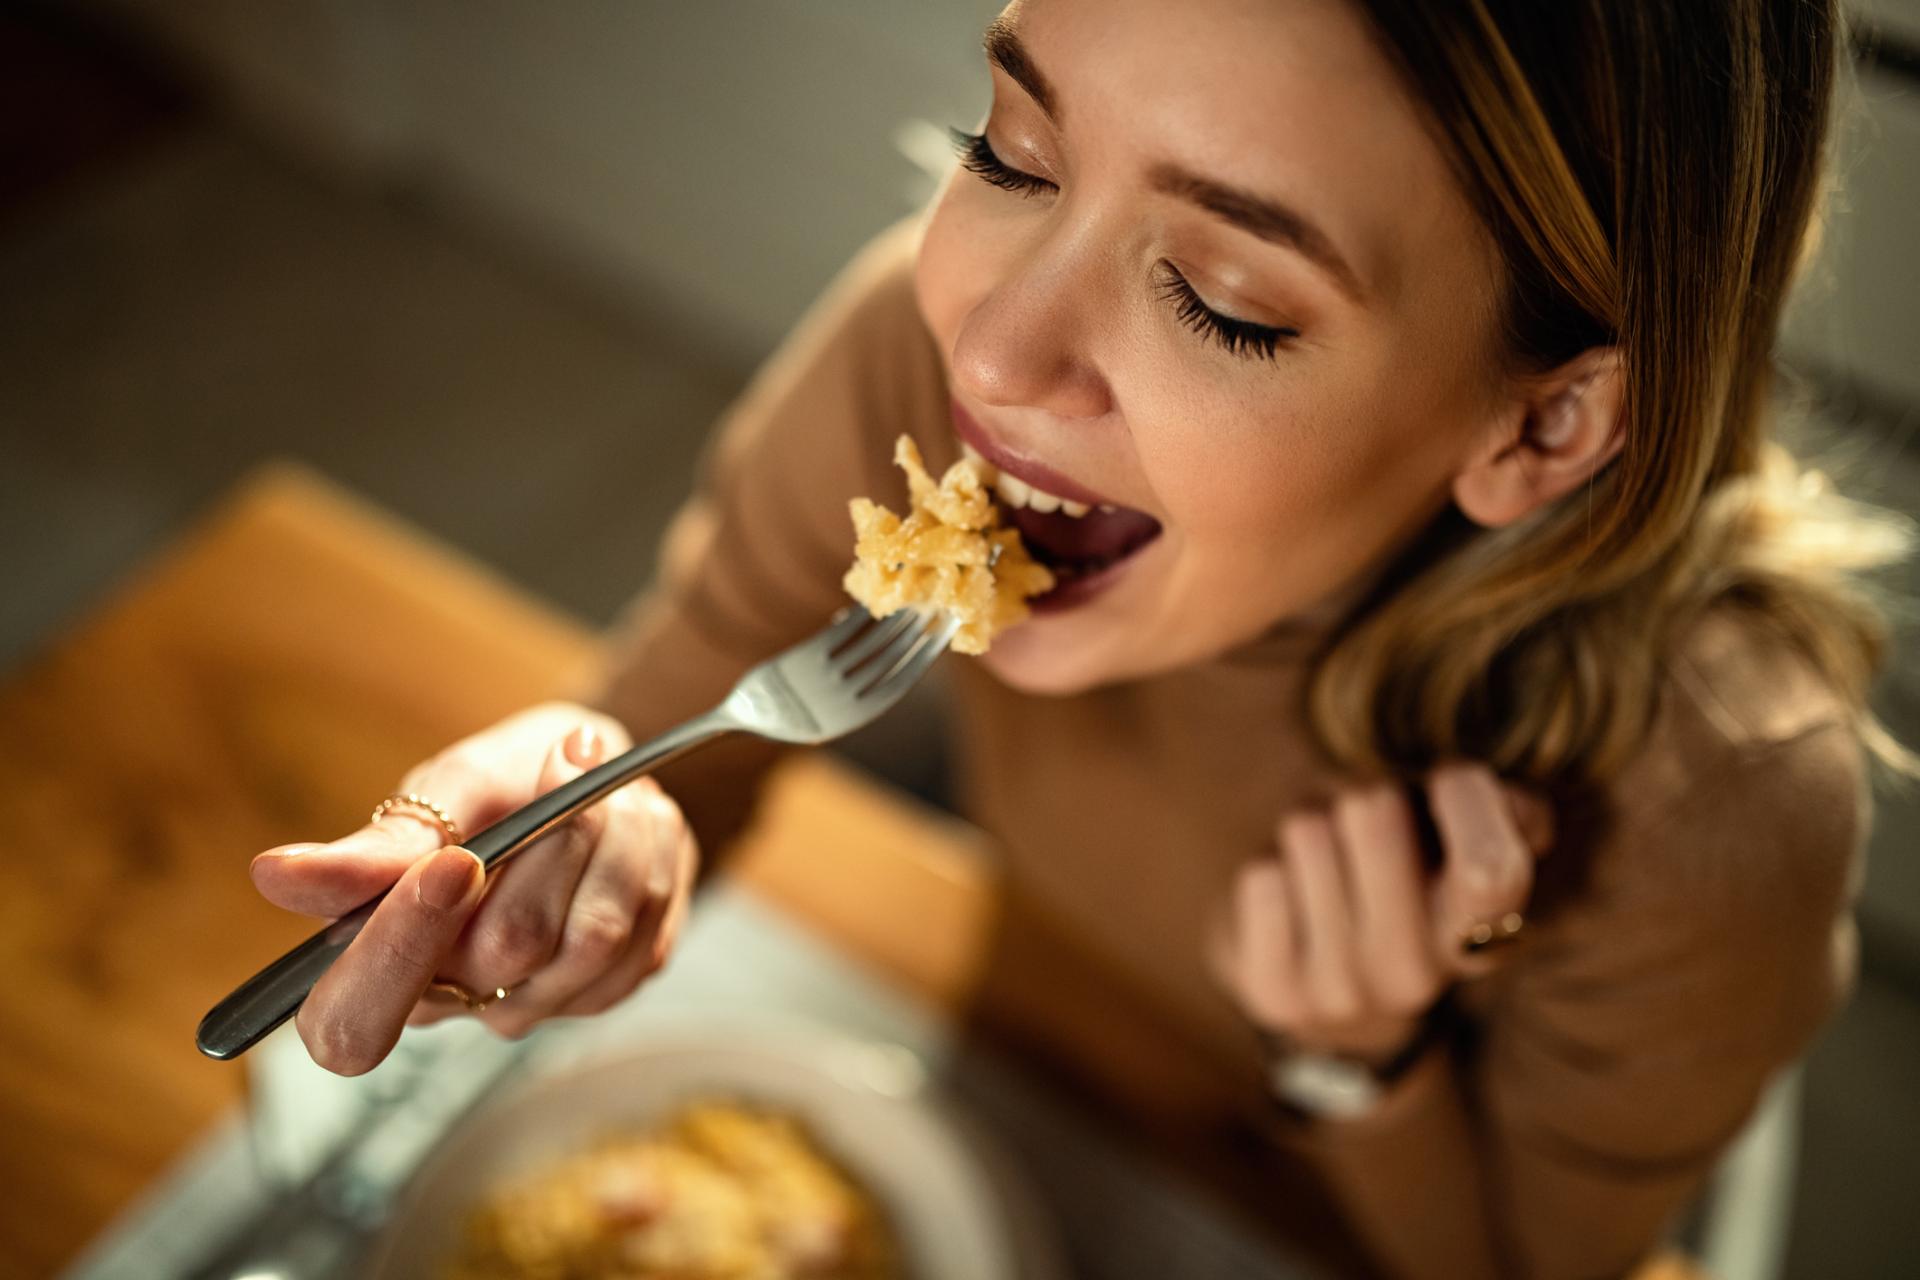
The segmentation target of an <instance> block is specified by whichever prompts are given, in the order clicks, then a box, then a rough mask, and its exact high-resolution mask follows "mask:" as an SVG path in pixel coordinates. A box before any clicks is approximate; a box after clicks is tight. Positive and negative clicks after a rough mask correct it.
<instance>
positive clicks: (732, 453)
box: [581, 220, 944, 867]
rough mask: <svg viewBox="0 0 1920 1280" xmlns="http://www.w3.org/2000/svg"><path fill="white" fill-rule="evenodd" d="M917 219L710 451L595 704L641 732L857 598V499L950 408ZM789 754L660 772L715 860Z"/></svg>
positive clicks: (753, 391) (676, 717)
mask: <svg viewBox="0 0 1920 1280" xmlns="http://www.w3.org/2000/svg"><path fill="white" fill-rule="evenodd" d="M917 243H918V228H917V223H916V222H915V221H914V220H908V221H903V222H901V223H898V224H896V225H895V226H893V227H891V228H889V229H888V230H887V231H885V232H883V233H882V234H881V235H880V236H878V237H877V238H876V239H875V240H874V241H872V242H871V243H870V244H869V245H868V246H867V247H866V248H865V249H863V250H862V251H861V253H860V254H859V255H858V256H856V257H855V258H854V260H853V261H852V262H851V263H850V264H849V265H848V266H847V267H846V268H845V269H843V271H842V272H841V273H840V275H839V276H838V277H837V278H836V279H835V280H834V282H833V283H832V285H831V286H830V287H829V288H828V289H827V291H826V292H825V294H824V295H823V296H822V297H821V298H820V299H819V300H818V301H817V302H816V303H815V304H814V305H813V307H812V308H811V309H810V310H809V311H808V312H807V314H806V315H805V316H804V317H802V319H801V320H800V322H799V324H798V325H797V326H796V327H795V328H794V330H793V331H792V332H791V333H790V334H789V336H788V337H787V338H786V340H785V341H784V342H783V343H782V345H781V346H780V347H779V348H778V349H777V350H776V351H775V352H774V354H773V355H772V356H771V357H770V358H769V359H768V360H767V362H766V363H765V364H764V365H763V366H762V367H761V368H760V370H759V371H758V372H757V373H756V374H755V376H754V378H753V379H752V381H751V382H750V383H749V385H748V386H747V388H746V390H745V391H744V392H743V393H742V394H741V396H740V398H739V399H738V400H737V401H736V402H735V403H734V404H733V405H732V406H731V407H730V408H729V410H728V411H727V413H726V414H725V415H724V416H723V418H722V419H721V422H720V424H719V426H718V428H717V430H716V433H715V435H714V436H713V438H712V439H711V440H710V441H709V442H708V445H707V447H706V450H705V452H704V453H703V455H702V461H701V465H700V477H699V481H698V485H697V488H696V490H695V492H694V494H693V496H692V497H691V498H689V500H688V501H687V502H686V503H685V505H683V506H682V507H681V509H680V510H679V511H678V513H676V515H675V517H674V519H673V521H672V522H671V524H670V525H669V528H668V530H667V533H666V536H665V538H664V540H663V542H662V547H661V551H660V555H659V559H658V564H657V568H656V572H655V576H654V580H653V583H652V584H651V586H650V587H649V588H648V589H647V590H646V591H645V592H643V593H642V594H641V595H640V596H638V597H637V598H635V599H634V600H633V601H631V602H630V603H629V604H628V605H627V606H625V608H623V610H622V611H621V613H620V614H619V616H618V617H617V618H616V619H615V621H614V623H613V625H612V627H611V628H610V629H609V631H608V633H607V635H606V637H605V645H604V655H605V656H604V659H603V663H602V667H601V669H600V671H599V672H598V673H597V675H596V677H595V680H594V682H593V684H592V685H591V686H590V687H589V688H588V689H587V690H586V691H585V692H584V694H583V696H582V698H581V700H582V701H584V702H586V703H588V704H590V705H593V706H596V707H598V708H600V709H601V710H604V711H606V712H608V713H609V714H611V715H613V716H614V717H616V718H617V719H619V720H620V721H621V722H622V723H623V724H625V725H626V726H627V728H628V730H629V731H630V732H631V733H632V734H633V736H634V739H635V740H636V741H641V740H644V739H646V738H648V737H651V736H653V735H655V734H658V733H660V732H661V731H663V730H665V729H667V728H670V727H671V726H673V725H675V724H677V723H679V722H681V721H683V720H687V719H690V718H692V717H693V716H695V715H698V714H700V713H701V712H703V711H706V710H707V709H709V708H711V707H712V706H714V705H716V704H717V703H718V702H720V700H721V699H722V698H724V697H725V696H726V693H727V691H728V690H729V689H730V688H731V687H732V686H733V684H734V682H735V681H736V680H738V679H739V677H740V676H741V675H742V674H743V673H744V672H745V671H746V670H747V669H748V668H749V667H751V666H753V665H755V664H756V663H758V662H760V661H762V660H763V659H765V658H767V657H769V656H771V655H773V654H774V653H777V652H779V651H780V650H781V649H784V648H786V647H787V646H789V645H792V644H795V643H797V642H798V641H800V640H802V639H804V638H805V637H806V636H808V635H810V634H812V633H813V632H814V631H816V630H818V629H819V628H820V627H821V626H823V625H825V623H826V621H827V620H828V618H829V617H830V616H831V615H832V614H833V612H834V611H835V610H836V609H838V608H839V607H840V606H842V605H844V604H845V603H847V600H846V596H845V593H844V592H843V591H842V589H841V586H840V579H841V576H842V575H843V574H844V573H845V572H846V569H847V566H848V565H849V564H850V563H851V562H852V557H853V526H852V523H851V521H850V518H849V516H848V513H847V504H848V502H849V500H850V499H852V498H854V497H856V496H861V495H873V496H882V495H885V496H887V497H891V496H892V493H893V490H894V489H896V488H898V487H899V481H898V478H897V475H894V476H890V475H889V474H888V473H889V471H890V466H889V460H890V458H891V456H892V448H891V444H892V440H893V438H894V437H895V436H896V435H897V434H898V433H899V432H900V431H902V430H906V429H908V424H909V423H910V422H922V421H924V420H925V419H926V418H927V416H928V410H927V407H926V406H927V404H928V402H929V400H930V399H931V400H932V401H933V402H934V403H936V404H944V398H943V397H942V396H941V395H940V394H939V393H938V387H939V386H941V385H943V383H942V382H941V375H940V372H939V362H938V357H937V353H936V352H935V351H934V349H933V347H932V345H931V341H930V339H929V338H928V337H927V335H926V331H925V327H924V325H923V324H922V323H921V322H920V320H919V315H918V311H917V308H916V306H915V303H914V299H913V289H912V269H913V260H914V252H915V248H916V246H917ZM779 754H780V749H779V748H777V747H775V746H773V745H772V744H769V743H765V742H762V741H759V740H757V739H751V738H748V737H747V736H746V735H737V736H735V737H732V738H729V739H725V740H722V741H720V742H718V743H715V744H713V745H711V746H708V747H706V748H704V749H702V750H701V751H699V752H696V753H694V754H693V755H690V756H686V757H682V758H681V759H680V760H678V761H675V762H673V763H672V764H670V765H668V766H667V767H666V768H664V769H662V770H661V771H660V774H659V780H660V782H661V784H662V786H663V787H664V788H665V789H666V790H667V792H668V793H669V794H671V795H672V796H673V797H674V798H675V799H676V800H677V801H678V802H679V804H680V805H681V807H682V809H683V810H684V811H685V812H686V814H687V818H688V821H689V823H690V825H691V826H692V827H693V829H694V832H695V834H696V836H697V837H698V838H699V840H700V845H701V848H702V850H703V853H704V855H705V861H706V865H707V866H708V867H711V866H712V864H713V859H714V857H715V856H716V855H717V854H719V853H720V852H721V851H722V850H723V849H724V847H725V846H726V845H727V844H728V843H729V842H730V841H731V840H732V838H733V837H734V836H735V835H737V834H738V832H739V830H740V828H741V827H742V826H743V825H744V824H745V822H746V820H747V819H748V817H749V816H750V812H751V807H752V801H753V799H754V796H755V794H756V793H757V790H758V785H759V782H760V781H761V779H762V778H763V776H764V775H765V773H766V771H767V769H768V768H769V767H770V766H771V765H772V764H773V763H774V762H775V761H776V759H777V758H778V756H779Z"/></svg>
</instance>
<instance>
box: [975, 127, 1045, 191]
mask: <svg viewBox="0 0 1920 1280" xmlns="http://www.w3.org/2000/svg"><path fill="white" fill-rule="evenodd" d="M947 133H948V135H949V136H950V137H951V138H952V139H953V149H954V150H955V151H957V152H959V153H960V167H961V168H963V169H965V170H966V171H967V172H968V173H971V174H973V175H975V176H976V177H978V178H980V179H981V180H982V181H984V182H988V183H991V184H992V185H993V186H996V187H999V188H1000V189H1001V190H1002V191H1017V192H1019V193H1020V194H1021V195H1023V196H1032V195H1039V194H1041V193H1042V192H1046V191H1058V190H1059V189H1060V188H1059V187H1057V186H1055V185H1054V184H1053V183H1051V182H1048V181H1047V180H1046V179H1045V178H1040V177H1036V176H1034V175H1033V174H1031V173H1027V172H1025V171H1024V170H1020V169H1016V168H1014V167H1013V166H1012V165H1010V164H1008V163H1007V162H1006V161H1004V160H1002V159H1001V158H1000V157H999V156H997V155H995V154H994V151H993V147H992V145H991V144H989V143H988V142H987V135H986V134H984V133H968V132H967V131H966V130H964V129H949V130H947Z"/></svg>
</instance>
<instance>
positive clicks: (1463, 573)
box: [1308, 0, 1913, 781]
mask: <svg viewBox="0 0 1920 1280" xmlns="http://www.w3.org/2000/svg"><path fill="white" fill-rule="evenodd" d="M1366 7H1367V8H1368V10H1369V11H1370V13H1371V16H1372V18H1373V21H1374V27H1375V30H1376V33H1377V34H1378V36H1379V37H1380V39H1381V40H1382V42H1383V44H1384V45H1385V46H1386V47H1387V49H1388V51H1389V52H1390V53H1391V54H1392V55H1393V56H1394V58H1395V59H1396V60H1397V61H1398V63H1399V64H1400V66H1401V68H1402V69H1403V71H1404V72H1405V73H1406V75H1407V77H1408V79H1409V80H1410V82H1411V83H1412V85H1413V86H1414V88H1415V89H1416V91H1417V93H1418V95H1419V96H1420V97H1421V98H1422V99H1423V100H1424V101H1425V103H1426V104H1427V105H1428V107H1429V108H1430V110H1431V113H1432V115H1433V117H1434V118H1435V120H1436V122H1437V124H1438V127H1439V129H1440V131H1441V133H1442V134H1443V136H1444V138H1445V140H1446V141H1447V142H1448V144H1449V146H1450V150H1451V152H1452V157H1453V160H1454V162H1455V168H1456V171H1457V173H1458V174H1459V176H1460V178H1461V180H1462V181H1463V183H1464V185H1465V187H1466V189H1467V191H1468V192H1469V194H1470V195H1471V197H1472V198H1473V199H1474V201H1475V202H1476V204H1477V205H1478V207H1479V210H1480V212H1481V214H1482V217H1483V219H1484V220H1485V222H1486V224H1487V225H1488V227H1489V228H1490V230H1491V231H1492V234H1493V239H1494V242H1495V244H1496V245H1497V246H1498V249H1499V252H1500V257H1501V259H1502V263H1503V267H1504V275H1505V296H1504V299H1503V308H1502V310H1503V314H1502V328H1501V338H1502V342H1503V344H1504V346H1505V349H1506V350H1505V354H1506V357H1507V361H1506V367H1507V368H1509V369H1510V370H1511V371H1513V372H1515V373H1519V374H1525V373H1527V372H1539V371H1544V370H1547V369H1551V368H1554V367H1555V366H1557V365H1559V364H1561V363H1562V362H1564V361H1566V360H1568V359H1570V358H1572V357H1573V356H1574V355H1576V354H1578V353H1579V352H1581V351H1583V350H1586V349H1589V348H1592V347H1597V346H1608V345H1611V346H1614V347H1616V348H1617V349H1618V350H1619V352H1620V357H1621V362H1622V364H1621V367H1622V372H1623V379H1622V381H1623V386H1624V395H1625V399H1624V403H1623V411H1622V430H1623V431H1624V433H1625V441H1624V446H1623V448H1622V450H1621V452H1620V455H1619V457H1618V458H1616V459H1615V461H1614V462H1613V463H1612V464H1610V465H1609V466H1608V468H1607V469H1606V470H1605V471H1604V472H1603V473H1602V474H1601V475H1600V476H1599V477H1597V478H1596V479H1595V481H1594V482H1593V483H1592V485H1591V486H1590V487H1588V488H1587V489H1584V490H1581V491H1579V492H1576V493H1575V494H1572V495H1569V496H1568V497H1566V498H1563V499H1561V500H1560V501H1559V502H1557V503H1555V504H1551V505H1550V506H1549V507H1548V508H1546V509H1543V510H1541V511H1539V512H1537V513H1535V515H1533V516H1532V517H1530V518H1528V519H1527V520H1525V521H1523V522H1521V523H1519V524H1516V525H1513V526H1510V527H1508V528H1504V529H1499V530H1479V529H1474V528H1470V527H1469V526H1467V525H1466V523H1465V521H1464V519H1462V518H1460V517H1459V516H1458V515H1457V514H1455V513H1450V514H1449V515H1448V516H1446V517H1443V518H1442V520H1441V522H1440V523H1439V524H1438V525H1436V527H1435V528H1434V529H1432V530H1430V531H1429V532H1430V536H1429V537H1427V538H1423V539H1422V540H1421V541H1420V544H1419V546H1418V547H1417V548H1416V550H1415V551H1414V552H1412V553H1410V555H1409V557H1408V559H1407V560H1406V561H1404V562H1403V563H1402V564H1401V565H1399V566H1397V567H1396V569H1395V571H1394V572H1393V573H1391V574H1390V575H1389V576H1388V578H1387V580H1386V581H1385V582H1383V584H1382V586H1381V588H1380V589H1379V590H1378V591H1376V592H1375V593H1374V595H1373V596H1372V598H1371V599H1370V600H1369V601H1367V602H1365V603H1364V604H1363V605H1362V606H1361V607H1360V608H1359V609H1358V610H1356V612H1355V613H1354V614H1353V615H1352V616H1351V617H1350V618H1349V619H1348V621H1347V622H1346V624H1345V625H1344V626H1343V627H1342V628H1340V630H1339V632H1338V634H1337V636H1336V638H1335V640H1334V642H1333V643H1332V644H1331V645H1330V647H1329V648H1328V650H1327V651H1326V652H1325V653H1324V655H1323V656H1322V658H1321V660H1320V662H1319V664H1318V667H1317V669H1316V672H1315V676H1314V679H1313V681H1312V684H1311V686H1310V689H1309V694H1308V697H1309V712H1310V716H1311V719H1312V722H1313V724H1314V726H1315V729H1316V731H1317V733H1318V734H1319V736H1320V738H1321V740H1322V742H1323V744H1324V745H1325V747H1326V748H1327V749H1328V751H1329V752H1330V753H1331V754H1332V756H1333V757H1334V758H1335V760H1337V761H1339V762H1341V763H1342V764H1344V765H1346V766H1347V767H1349V768H1353V769H1356V770H1360V771H1372V772H1381V771H1387V772H1391V771H1404V770H1408V769H1414V768H1419V767H1423V766H1425V765H1426V764H1429V763H1431V762H1432V761H1434V760H1436V759H1440V758H1445V757H1449V756H1471V757H1474V758H1478V759H1483V760H1486V761H1488V762H1489V763H1491V764H1493V765H1494V766H1495V767H1496V768H1498V769H1500V770H1502V771H1504V772H1507V773H1510V774H1513V775H1516V776H1521V777H1531V778H1534V779H1537V780H1541V781H1548V780H1568V779H1573V780H1595V779H1604V778H1605V777H1606V776H1608V775H1609V774H1611V773H1613V772H1615V771H1616V770H1617V769H1618V768H1619V767H1620V766H1621V764H1622V763H1623V762H1624V761H1625V760H1627V759H1628V758H1629V756H1631V754H1632V753H1633V752H1634V751H1635V749H1636V748H1637V747H1638V746H1639V744H1640V743H1641V742H1642V741H1643V739H1644V737H1645V735H1646V732H1647V730H1648V728H1649V726H1650V724H1651V722H1652V717H1653V714H1654V711H1655V708H1656V701H1657V697H1656V695H1657V692H1658V689H1659V687H1660V683H1661V666H1662V660H1663V658H1664V656H1665V654H1666V653H1667V652H1668V650H1669V647H1670V645H1671V644H1672V642H1673V640H1674V638H1675V636H1676V633H1677V632H1678V631H1679V630H1680V629H1681V628H1684V627H1685V626H1686V625H1687V624H1688V623H1690V622H1691V621H1693V620H1695V619H1697V618H1698V617H1699V616H1700V615H1701V614H1703V613H1704V612H1705V611H1706V610H1707V609H1709V608H1710V607H1714V606H1718V605H1723V604H1731V603H1737V604H1739V605H1743V606H1745V607H1746V608H1747V609H1749V610H1750V611H1751V613H1752V615H1753V617H1754V618H1755V619H1756V620H1758V621H1761V622H1764V623H1765V624H1768V625H1771V626H1773V627H1775V628H1777V629H1778V630H1779V631H1780V632H1782V633H1784V634H1785V635H1786V636H1787V637H1788V638H1790V639H1791V641H1792V642H1793V643H1794V644H1796V645H1797V646H1798V647H1799V649H1800V650H1801V652H1803V653H1804V654H1805V655H1806V657H1807V659H1808V660H1809V661H1810V662H1811V663H1812V664H1813V666H1814V667H1815V668H1816V670H1817V671H1818V672H1819V673H1820V674H1821V675H1822V676H1823V677H1824V678H1825V679H1826V680H1827V681H1828V682H1829V683H1830V684H1831V685H1832V687H1833V688H1834V689H1835V691H1836V692H1837V693H1838V695H1839V696H1840V697H1841V698H1842V699H1844V701H1845V705H1846V706H1847V707H1849V708H1850V709H1851V712H1852V714H1853V716H1854V717H1855V721H1856V724H1857V727H1858V729H1859V731H1860V733H1861V736H1862V740H1863V741H1864V742H1865V743H1866V744H1867V746H1868V747H1869V748H1870V749H1871V750H1872V751H1873V752H1874V753H1875V754H1876V755H1878V756H1879V757H1880V758H1881V759H1882V760H1884V761H1886V762H1888V763H1890V764H1893V765H1895V766H1897V767H1901V768H1903V769H1909V770H1910V769H1911V766H1912V764H1913V760H1912V757H1910V756H1908V755H1907V754H1906V753H1905V752H1904V751H1903V750H1902V749H1901V748H1900V747H1899V745H1898V744H1897V743H1895V742H1894V740H1893V739H1892V738H1891V737H1890V736H1889V735H1888V734H1886V733H1885V732H1884V730H1882V729H1881V727H1880V726H1879V724H1878V723H1877V722H1876V721H1875V720H1874V718H1873V716H1872V714H1871V712H1870V711H1869V710H1868V707H1867V696H1868V690H1869V685H1870V683H1871V681H1872V678H1873V675H1874V673H1875V671H1876V670H1877V668H1878V667H1879V665H1880V662H1881V660H1882V658H1883V656H1884V650H1885V646H1886V637H1885V630H1884V625H1883V621H1882V618H1881V615H1880V613H1879V612H1878V611H1877V610H1876V608H1875V607H1874V606H1873V604H1872V602H1871V601H1870V600H1869V598H1868V596H1867V594H1866V593H1865V591H1864V589H1863V588H1862V586H1861V585H1860V583H1859V581H1858V576H1859V575H1860V574H1861V573H1863V572H1864V571H1866V570H1869V569H1872V568H1875V567H1877V566H1880V565H1883V564H1885V563H1887V562H1889V561H1891V560H1894V559H1896V558H1898V557H1900V556H1901V555H1903V554H1904V553H1905V552H1906V550H1907V548H1908V545H1909V537H1908V532H1907V528H1906V525H1905V523H1904V522H1903V521H1900V520H1898V519H1896V518H1894V517H1892V516H1889V515H1886V514H1883V513H1876V512H1874V511H1872V510H1871V509H1869V508H1866V507H1864V506H1862V505H1860V504H1857V503H1854V502H1850V501H1848V500H1847V499H1845V498H1842V497H1840V496H1839V495H1838V494H1836V493H1834V492H1833V491H1832V489H1831V488H1830V487H1829V486H1828V485H1827V484H1826V483H1825V482H1824V480H1823V478H1822V477H1821V476H1820V474H1819V473H1818V472H1811V471H1805V470H1803V469H1802V468H1801V467H1800V466H1799V465H1798V464H1797V463H1796V462H1795V460H1794V459H1793V457H1792V456H1791V455H1790V454H1789V452H1788V451H1787V450H1786V448H1784V447H1783V446H1782V445H1781V444H1779V443H1778V442H1777V441H1775V440H1774V439H1773V438H1772V436H1773V432H1772V427H1773V425H1774V424H1773V423H1772V422H1771V418H1772V409H1771V395H1770V391H1771V386H1772V381H1773V376H1774V369H1773V360H1772V349H1773V343H1774V339H1775V334H1776V331H1777V329H1778V326H1779V320H1780V314H1781V308H1782V305H1783V303H1784V301H1785V298H1786V294H1787V291H1788V287H1789V285H1790V284H1791V283H1792V280H1793V278H1794V276H1795V274H1796V268H1797V267H1798V265H1799V263H1800V261H1801V260H1802V258H1803V257H1804V256H1805V253H1804V251H1805V249H1806V247H1807V244H1808V241H1809V238H1810V231H1811V229H1812V228H1813V227H1814V226H1815V225H1816V223H1815V212H1816V209H1817V207H1818V203H1819V195H1820V192H1821V191H1822V188H1823V181H1822V176H1823V173H1824V168H1823V146H1824V140H1825V138H1826V136H1827V122H1828V115H1829V111H1830V108H1831V103H1832V101H1833V97H1834V94H1833V85H1834V74H1835V68H1834V60H1835V55H1836V38H1835V37H1836V31H1835V25H1836V20H1835V15H1834V12H1833V8H1832V5H1831V3H1830V0H1720V3H1718V4H1713V5H1688V6H1671V5H1668V4H1666V3H1665V0H1632V2H1626V0H1563V2H1561V3H1555V4H1550V5H1542V4H1539V3H1538V2H1537V0H1463V2H1462V3H1458V4H1452V5H1433V4H1431V3H1430V2H1428V0H1368V4H1367V6H1366ZM1707 69H1711V71H1712V74H1707ZM1356 708H1367V709H1369V713H1368V714H1365V715H1356V714H1355V709H1356Z"/></svg>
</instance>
